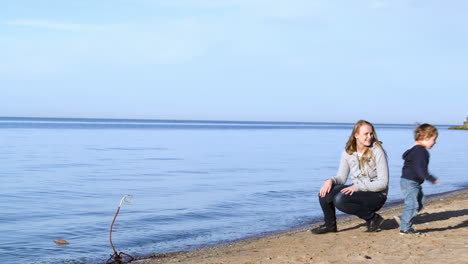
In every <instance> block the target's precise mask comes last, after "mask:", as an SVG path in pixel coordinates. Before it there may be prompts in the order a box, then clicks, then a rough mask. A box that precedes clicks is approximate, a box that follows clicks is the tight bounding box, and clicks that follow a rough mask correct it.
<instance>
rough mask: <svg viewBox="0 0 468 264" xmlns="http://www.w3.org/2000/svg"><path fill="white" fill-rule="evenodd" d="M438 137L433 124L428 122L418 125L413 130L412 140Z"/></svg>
mask: <svg viewBox="0 0 468 264" xmlns="http://www.w3.org/2000/svg"><path fill="white" fill-rule="evenodd" d="M434 136H435V137H438V136H439V132H438V131H437V128H436V127H435V126H433V125H429V124H422V125H419V126H418V127H417V128H416V129H415V130H414V140H416V141H418V140H424V139H429V138H432V137H434Z"/></svg>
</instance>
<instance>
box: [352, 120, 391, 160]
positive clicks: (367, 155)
mask: <svg viewBox="0 0 468 264" xmlns="http://www.w3.org/2000/svg"><path fill="white" fill-rule="evenodd" d="M364 125H368V126H370V127H371V128H372V134H373V135H374V138H373V141H372V143H371V145H372V144H374V143H375V144H376V145H377V146H379V147H380V148H381V149H382V150H383V151H384V152H385V150H384V148H383V147H382V142H380V141H379V139H378V138H377V133H376V132H375V128H374V125H372V124H371V123H370V122H368V121H366V120H359V121H357V122H356V124H355V125H354V128H353V131H352V132H351V135H350V136H349V139H348V142H346V147H345V150H346V153H348V154H349V155H351V154H353V153H354V152H356V151H357V143H356V134H357V133H358V132H359V130H360V129H361V127H362V126H364ZM372 155H373V153H372V150H371V149H370V148H366V150H365V151H364V153H362V156H361V158H360V159H359V166H360V167H361V168H362V166H363V165H364V162H367V163H368V162H369V161H370V160H371V158H372Z"/></svg>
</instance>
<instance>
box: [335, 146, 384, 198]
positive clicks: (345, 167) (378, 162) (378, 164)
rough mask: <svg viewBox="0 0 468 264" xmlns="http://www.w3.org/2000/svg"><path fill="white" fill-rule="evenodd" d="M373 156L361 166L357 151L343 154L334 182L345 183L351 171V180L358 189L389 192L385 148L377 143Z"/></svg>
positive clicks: (373, 147) (373, 148)
mask: <svg viewBox="0 0 468 264" xmlns="http://www.w3.org/2000/svg"><path fill="white" fill-rule="evenodd" d="M371 150H372V153H373V155H372V157H371V159H370V161H369V162H364V166H363V168H359V156H358V154H357V152H354V153H353V154H351V155H349V154H348V153H346V150H344V151H343V153H342V154H341V161H340V167H339V168H338V173H337V174H336V176H335V177H332V178H331V180H332V181H333V183H334V184H345V183H346V180H347V179H348V176H349V173H350V172H351V180H352V182H353V186H354V188H356V191H364V192H383V193H384V194H385V195H386V194H387V193H388V163H387V156H386V154H385V152H384V150H383V149H382V148H381V147H379V146H378V145H376V144H375V143H374V144H373V145H372V147H371Z"/></svg>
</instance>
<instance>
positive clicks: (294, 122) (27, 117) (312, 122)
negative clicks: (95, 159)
mask: <svg viewBox="0 0 468 264" xmlns="http://www.w3.org/2000/svg"><path fill="white" fill-rule="evenodd" d="M1 118H8V119H15V118H16V119H72V120H73V119H74V120H78V119H81V120H83V119H84V120H116V121H118V120H120V121H123V120H134V121H186V122H232V123H284V124H298V123H301V124H304V123H305V124H317V123H322V124H354V123H355V122H319V121H271V120H269V121H268V120H267V121H266V120H261V121H259V120H249V121H248V120H215V119H164V118H163V119H152V118H108V117H50V116H43V117H38V116H0V119H1ZM371 123H372V124H376V125H417V124H422V123H424V122H416V121H415V122H413V123H377V122H375V123H374V122H371ZM434 125H441V126H453V124H434Z"/></svg>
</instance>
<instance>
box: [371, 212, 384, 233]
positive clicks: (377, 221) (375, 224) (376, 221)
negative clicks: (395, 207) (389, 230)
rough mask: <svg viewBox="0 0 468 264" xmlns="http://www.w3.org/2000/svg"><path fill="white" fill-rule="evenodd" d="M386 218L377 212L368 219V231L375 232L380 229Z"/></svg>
mask: <svg viewBox="0 0 468 264" xmlns="http://www.w3.org/2000/svg"><path fill="white" fill-rule="evenodd" d="M383 221H384V219H383V218H382V217H381V216H380V215H379V214H375V215H374V217H372V218H371V219H370V220H369V221H367V232H375V231H377V229H379V227H380V225H381V224H382V223H383Z"/></svg>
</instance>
